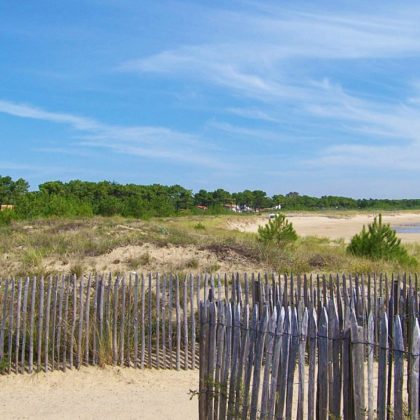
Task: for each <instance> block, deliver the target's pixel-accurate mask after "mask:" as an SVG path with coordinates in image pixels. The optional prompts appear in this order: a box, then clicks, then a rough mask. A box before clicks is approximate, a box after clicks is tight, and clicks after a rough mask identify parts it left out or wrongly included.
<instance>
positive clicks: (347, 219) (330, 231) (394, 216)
mask: <svg viewBox="0 0 420 420" xmlns="http://www.w3.org/2000/svg"><path fill="white" fill-rule="evenodd" d="M287 217H288V219H289V220H290V221H291V222H292V223H293V226H294V227H295V229H296V231H297V233H298V234H299V235H301V236H319V237H327V238H330V239H340V238H343V239H345V240H346V241H348V240H350V239H351V237H352V236H353V235H355V234H356V233H358V232H360V230H361V229H362V227H363V225H367V224H368V223H371V222H372V221H373V217H374V215H373V213H372V214H367V213H366V214H357V215H351V216H330V215H320V214H288V215H287ZM267 220H268V218H267V217H258V218H249V219H248V218H243V219H242V220H240V219H239V220H236V221H233V222H231V223H230V225H229V226H230V228H231V229H237V230H240V231H243V232H257V230H258V226H261V225H263V224H265V223H267ZM383 221H384V222H385V223H390V224H391V226H392V227H393V228H398V227H406V226H409V225H413V224H414V225H417V226H419V225H420V213H404V212H401V213H385V214H384V215H383ZM398 236H399V237H400V238H401V239H402V241H403V242H406V243H407V242H420V232H418V233H399V234H398Z"/></svg>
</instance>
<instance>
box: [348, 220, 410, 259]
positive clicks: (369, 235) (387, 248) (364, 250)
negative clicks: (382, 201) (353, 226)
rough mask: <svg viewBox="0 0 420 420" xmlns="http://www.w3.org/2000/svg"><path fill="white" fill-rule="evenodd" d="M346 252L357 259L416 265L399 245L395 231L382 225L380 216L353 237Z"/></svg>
mask: <svg viewBox="0 0 420 420" xmlns="http://www.w3.org/2000/svg"><path fill="white" fill-rule="evenodd" d="M347 252H349V253H350V254H352V255H355V256H358V257H367V258H370V259H372V260H387V261H396V262H399V263H401V264H413V263H416V260H415V258H413V257H410V256H409V255H408V253H407V250H406V249H405V248H404V247H403V246H402V245H401V239H399V238H398V237H397V233H396V232H395V230H393V229H392V228H391V226H390V225H389V223H388V224H384V223H382V215H381V214H380V215H379V216H378V217H375V218H374V220H373V223H370V224H369V225H368V227H367V229H366V227H365V226H363V229H362V231H361V232H360V233H358V234H357V235H354V236H353V238H352V240H351V242H350V244H349V245H348V247H347Z"/></svg>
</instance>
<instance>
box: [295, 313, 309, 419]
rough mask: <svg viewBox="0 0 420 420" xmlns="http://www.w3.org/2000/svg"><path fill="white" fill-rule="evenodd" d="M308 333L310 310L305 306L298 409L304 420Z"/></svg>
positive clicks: (299, 417) (300, 417)
mask: <svg viewBox="0 0 420 420" xmlns="http://www.w3.org/2000/svg"><path fill="white" fill-rule="evenodd" d="M307 335H308V310H307V308H305V311H304V313H303V318H302V322H301V325H300V337H299V340H300V342H299V392H298V411H297V419H298V420H303V407H304V404H305V349H306V338H307Z"/></svg>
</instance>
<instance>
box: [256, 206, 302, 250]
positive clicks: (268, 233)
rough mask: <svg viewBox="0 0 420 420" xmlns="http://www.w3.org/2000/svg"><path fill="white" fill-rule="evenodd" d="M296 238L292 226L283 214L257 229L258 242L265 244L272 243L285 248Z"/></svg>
mask: <svg viewBox="0 0 420 420" xmlns="http://www.w3.org/2000/svg"><path fill="white" fill-rule="evenodd" d="M297 238H298V236H297V233H296V231H295V229H294V228H293V224H292V223H290V222H289V221H288V220H287V219H286V216H285V215H284V214H281V213H279V214H278V215H277V216H276V217H275V218H274V219H272V220H270V221H269V222H268V223H267V224H266V225H264V226H260V227H259V228H258V240H259V241H260V242H263V243H265V244H269V243H274V244H276V245H280V246H286V245H288V244H290V243H291V242H294V241H296V239H297Z"/></svg>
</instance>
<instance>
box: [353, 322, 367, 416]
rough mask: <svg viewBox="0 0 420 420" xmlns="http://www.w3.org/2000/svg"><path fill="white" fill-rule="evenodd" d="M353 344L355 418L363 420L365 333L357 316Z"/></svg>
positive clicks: (354, 324)
mask: <svg viewBox="0 0 420 420" xmlns="http://www.w3.org/2000/svg"><path fill="white" fill-rule="evenodd" d="M351 342H352V349H351V355H352V368H353V371H352V378H353V396H354V418H355V420H362V419H364V417H365V409H366V407H365V387H364V384H365V381H364V365H363V361H364V331H363V327H361V326H359V325H358V324H357V319H356V317H355V316H353V317H352V325H351Z"/></svg>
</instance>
